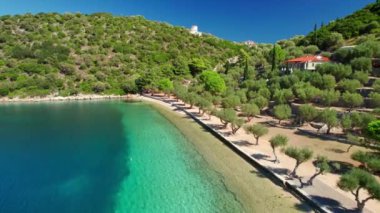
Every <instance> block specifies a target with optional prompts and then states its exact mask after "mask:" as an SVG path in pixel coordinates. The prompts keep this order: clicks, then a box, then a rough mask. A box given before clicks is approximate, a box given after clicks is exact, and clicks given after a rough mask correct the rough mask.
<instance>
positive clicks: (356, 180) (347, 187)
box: [338, 169, 380, 212]
mask: <svg viewBox="0 0 380 213" xmlns="http://www.w3.org/2000/svg"><path fill="white" fill-rule="evenodd" d="M338 187H339V188H340V189H342V190H344V191H348V192H351V194H352V195H354V196H355V201H356V205H357V208H358V210H359V211H360V212H362V211H363V209H364V207H365V204H366V203H367V202H368V201H369V200H374V199H376V200H380V183H379V182H378V181H377V180H376V178H375V177H374V176H372V175H371V174H370V173H368V172H366V171H363V170H361V169H352V170H351V171H350V172H348V173H347V174H344V175H343V176H341V177H340V179H339V182H338ZM362 190H366V191H367V194H368V197H366V198H364V199H363V198H360V194H361V191H362Z"/></svg>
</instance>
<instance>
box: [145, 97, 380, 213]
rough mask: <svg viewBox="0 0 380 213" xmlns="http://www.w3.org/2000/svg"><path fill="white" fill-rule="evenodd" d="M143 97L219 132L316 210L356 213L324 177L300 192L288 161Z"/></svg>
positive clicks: (351, 202) (350, 202)
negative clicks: (318, 208) (317, 208)
mask: <svg viewBox="0 0 380 213" xmlns="http://www.w3.org/2000/svg"><path fill="white" fill-rule="evenodd" d="M146 97H147V98H148V99H150V100H152V99H155V100H158V101H161V104H163V102H164V103H165V105H166V106H167V107H170V108H172V109H174V110H176V111H178V109H179V110H182V111H183V112H185V113H187V114H189V115H191V117H192V118H193V119H195V120H198V122H202V123H203V124H206V125H207V126H209V127H210V128H212V129H213V130H214V131H216V132H218V133H219V134H220V135H221V136H223V137H224V138H225V139H226V140H228V141H229V142H230V143H231V144H232V145H233V146H235V147H236V148H238V149H239V150H240V151H242V152H243V153H244V154H246V155H247V156H249V157H250V158H252V159H254V160H255V161H256V162H258V163H259V164H261V165H262V166H264V167H266V168H267V169H269V170H270V171H271V172H273V173H274V174H276V176H278V177H279V178H280V179H281V180H282V181H283V183H286V182H287V183H288V184H290V185H292V186H293V187H294V188H295V190H297V191H299V192H300V193H302V194H304V195H305V196H306V197H308V198H309V199H311V200H312V201H313V202H314V203H317V204H318V205H319V206H321V207H323V209H324V210H325V211H326V212H356V202H355V201H354V198H353V196H352V195H350V194H348V193H345V192H343V191H341V190H339V189H337V188H336V187H335V188H334V187H333V186H331V183H330V182H328V181H325V180H324V176H318V177H317V178H316V179H315V180H314V184H313V186H303V187H302V188H301V187H300V186H301V183H300V180H298V179H289V177H288V173H289V171H290V170H291V169H292V168H293V166H294V165H293V164H292V163H291V164H289V161H288V160H285V161H282V162H281V163H279V164H274V163H273V161H272V160H271V158H272V157H271V156H272V152H262V151H260V150H257V149H252V147H250V146H248V145H247V144H246V143H241V142H242V141H244V138H243V140H239V141H237V140H236V137H235V136H231V135H228V134H227V132H228V130H221V129H218V128H216V126H215V121H217V120H219V119H216V118H214V119H211V120H209V119H202V118H200V117H198V109H196V108H193V109H187V108H184V107H183V104H181V103H178V102H176V101H174V100H168V99H166V98H159V97H149V96H146ZM280 155H281V154H279V156H280ZM282 155H283V154H282ZM281 157H283V156H280V158H281ZM310 176H311V175H309V176H307V175H306V176H305V175H304V176H303V178H302V179H301V181H302V182H306V181H307V180H308V179H309V177H310ZM329 184H330V185H329ZM364 212H366V213H371V212H373V211H370V210H369V209H368V208H365V209H364ZM374 212H375V211H374Z"/></svg>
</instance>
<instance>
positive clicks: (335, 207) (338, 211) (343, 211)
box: [311, 195, 358, 213]
mask: <svg viewBox="0 0 380 213" xmlns="http://www.w3.org/2000/svg"><path fill="white" fill-rule="evenodd" d="M311 198H312V199H313V200H315V201H317V202H318V203H319V204H321V206H326V207H327V208H328V209H329V210H331V211H332V212H334V213H347V212H352V213H353V212H358V211H357V210H356V209H347V208H345V207H343V206H342V205H341V203H340V202H339V201H337V200H334V199H331V198H328V197H321V196H316V195H312V196H311Z"/></svg>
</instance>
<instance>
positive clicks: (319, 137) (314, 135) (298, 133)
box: [294, 129, 331, 141]
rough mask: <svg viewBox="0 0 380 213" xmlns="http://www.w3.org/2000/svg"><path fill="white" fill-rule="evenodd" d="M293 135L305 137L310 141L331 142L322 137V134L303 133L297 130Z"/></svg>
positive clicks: (303, 131)
mask: <svg viewBox="0 0 380 213" xmlns="http://www.w3.org/2000/svg"><path fill="white" fill-rule="evenodd" d="M294 133H295V134H296V135H301V136H305V137H308V138H311V139H319V140H323V141H331V140H330V139H329V138H326V137H323V135H322V134H318V133H311V132H309V131H305V130H299V129H297V131H295V132H294Z"/></svg>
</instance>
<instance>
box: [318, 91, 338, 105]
mask: <svg viewBox="0 0 380 213" xmlns="http://www.w3.org/2000/svg"><path fill="white" fill-rule="evenodd" d="M339 98H340V92H339V91H335V90H324V91H322V92H321V99H320V101H321V103H322V105H324V106H331V105H332V104H334V103H336V102H338V101H339Z"/></svg>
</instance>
